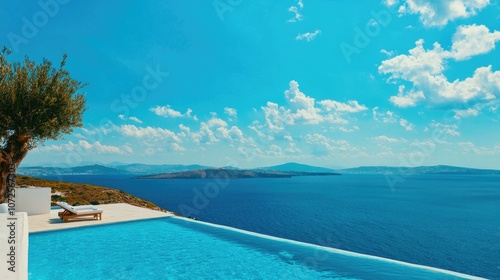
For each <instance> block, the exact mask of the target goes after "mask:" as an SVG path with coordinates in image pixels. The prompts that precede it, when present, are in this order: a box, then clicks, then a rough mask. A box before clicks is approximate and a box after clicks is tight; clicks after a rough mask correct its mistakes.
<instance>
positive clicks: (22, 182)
mask: <svg viewBox="0 0 500 280" xmlns="http://www.w3.org/2000/svg"><path fill="white" fill-rule="evenodd" d="M17 185H18V187H21V188H23V187H31V186H34V187H51V188H52V205H55V203H56V202H58V201H65V202H67V203H69V204H71V205H88V204H93V205H99V204H111V203H128V204H131V205H135V206H139V207H144V208H149V209H153V210H159V211H164V212H166V210H165V209H162V208H160V207H158V206H156V205H155V204H153V203H151V202H149V201H146V200H144V199H141V198H138V197H135V196H133V195H130V194H128V193H126V192H124V191H120V190H116V189H111V188H104V187H99V186H93V185H87V184H75V183H67V182H57V181H50V180H44V179H38V178H33V177H28V176H17Z"/></svg>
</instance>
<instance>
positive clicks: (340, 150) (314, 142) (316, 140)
mask: <svg viewBox="0 0 500 280" xmlns="http://www.w3.org/2000/svg"><path fill="white" fill-rule="evenodd" d="M305 140H306V143H307V144H309V145H310V146H311V148H312V153H313V154H314V155H316V156H330V155H343V156H352V157H354V156H356V154H353V152H357V153H359V152H361V149H359V148H357V147H355V146H352V145H351V144H350V143H349V142H348V141H346V140H337V139H333V138H329V137H327V136H325V135H322V134H319V133H314V134H307V135H306V137H305Z"/></svg>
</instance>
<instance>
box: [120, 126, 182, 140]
mask: <svg viewBox="0 0 500 280" xmlns="http://www.w3.org/2000/svg"><path fill="white" fill-rule="evenodd" d="M116 129H117V131H118V132H120V133H122V134H123V135H125V136H130V137H134V138H139V139H141V138H151V139H156V140H162V141H167V140H173V141H174V142H182V141H181V139H180V138H179V137H178V136H177V135H176V134H175V133H174V132H172V131H170V130H168V129H164V128H160V127H151V126H147V127H136V126H135V125H122V126H120V127H117V128H116Z"/></svg>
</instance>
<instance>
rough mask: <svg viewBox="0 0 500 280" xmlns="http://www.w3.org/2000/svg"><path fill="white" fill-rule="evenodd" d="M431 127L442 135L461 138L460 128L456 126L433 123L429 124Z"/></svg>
mask: <svg viewBox="0 0 500 280" xmlns="http://www.w3.org/2000/svg"><path fill="white" fill-rule="evenodd" d="M429 127H430V128H431V129H432V130H434V131H437V132H439V133H441V134H447V135H450V136H460V132H458V126H457V125H456V124H442V123H438V122H436V121H432V122H431V123H430V124H429Z"/></svg>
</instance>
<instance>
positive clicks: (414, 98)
mask: <svg viewBox="0 0 500 280" xmlns="http://www.w3.org/2000/svg"><path fill="white" fill-rule="evenodd" d="M404 89H405V86H403V85H401V86H399V90H398V95H396V96H391V97H390V98H389V101H391V103H392V104H394V105H396V106H397V107H403V108H404V107H415V106H417V103H418V102H420V101H422V100H424V99H425V96H424V93H423V92H422V91H421V90H419V91H415V90H413V89H412V90H410V91H409V92H405V91H404Z"/></svg>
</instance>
